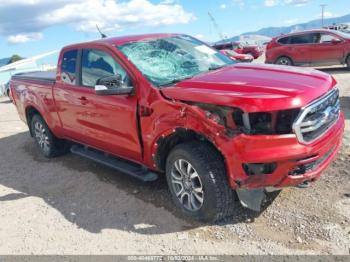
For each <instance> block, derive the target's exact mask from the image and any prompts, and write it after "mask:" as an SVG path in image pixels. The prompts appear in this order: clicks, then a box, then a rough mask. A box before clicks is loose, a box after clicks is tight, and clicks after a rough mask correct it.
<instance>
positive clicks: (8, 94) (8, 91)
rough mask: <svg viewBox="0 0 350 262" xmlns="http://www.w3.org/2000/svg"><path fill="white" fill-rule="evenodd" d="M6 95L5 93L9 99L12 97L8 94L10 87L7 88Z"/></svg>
mask: <svg viewBox="0 0 350 262" xmlns="http://www.w3.org/2000/svg"><path fill="white" fill-rule="evenodd" d="M6 95H7V97H8V98H9V99H10V101H12V98H11V96H10V89H7V91H6Z"/></svg>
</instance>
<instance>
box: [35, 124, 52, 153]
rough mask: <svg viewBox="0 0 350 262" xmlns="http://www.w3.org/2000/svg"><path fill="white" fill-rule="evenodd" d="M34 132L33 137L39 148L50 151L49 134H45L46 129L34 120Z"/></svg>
mask: <svg viewBox="0 0 350 262" xmlns="http://www.w3.org/2000/svg"><path fill="white" fill-rule="evenodd" d="M34 134H35V139H36V141H37V142H38V144H39V146H40V148H41V149H42V150H43V151H44V152H49V151H50V141H49V136H48V135H47V131H46V129H45V127H44V125H43V124H42V123H40V122H35V124H34Z"/></svg>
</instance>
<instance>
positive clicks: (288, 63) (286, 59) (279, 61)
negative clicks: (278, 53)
mask: <svg viewBox="0 0 350 262" xmlns="http://www.w3.org/2000/svg"><path fill="white" fill-rule="evenodd" d="M275 64H276V65H286V66H292V65H293V61H292V59H290V58H289V57H286V56H282V57H280V58H278V59H277V60H276V62H275Z"/></svg>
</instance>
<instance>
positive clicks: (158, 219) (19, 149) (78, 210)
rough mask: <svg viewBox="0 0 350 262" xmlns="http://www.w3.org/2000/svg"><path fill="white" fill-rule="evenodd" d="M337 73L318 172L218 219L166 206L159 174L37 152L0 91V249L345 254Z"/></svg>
mask: <svg viewBox="0 0 350 262" xmlns="http://www.w3.org/2000/svg"><path fill="white" fill-rule="evenodd" d="M325 71H326V72H329V73H331V74H333V75H334V76H335V77H336V78H337V80H338V81H339V86H340V90H341V104H342V108H343V111H344V112H345V113H346V118H347V120H346V121H347V130H346V137H345V138H344V146H343V149H342V152H341V153H340V154H339V156H338V158H337V160H336V161H335V162H334V163H333V164H332V166H331V167H330V168H328V170H327V171H326V172H325V173H324V174H323V176H322V179H321V180H320V181H318V182H317V183H315V184H313V186H312V187H310V188H307V189H298V188H289V189H285V190H283V191H282V192H281V193H280V194H279V195H275V196H273V197H271V199H269V201H268V202H267V203H266V206H265V209H264V210H263V211H262V212H261V213H254V212H250V211H248V210H245V209H243V208H240V207H239V208H237V211H236V214H235V216H234V217H233V218H232V219H230V220H228V221H226V222H223V223H221V224H220V225H205V224H200V223H194V222H192V221H188V220H186V219H184V218H183V217H181V216H180V215H179V214H178V213H177V212H175V210H174V209H173V206H172V203H171V201H170V197H169V194H168V192H167V188H166V184H165V180H164V179H160V180H159V181H157V182H154V183H150V184H142V183H141V182H138V181H136V180H134V179H132V178H129V177H126V176H125V175H123V174H117V173H116V172H114V171H112V170H110V169H108V168H105V167H103V166H100V165H97V164H95V163H93V162H90V161H88V160H85V159H82V158H80V157H77V156H74V155H72V154H68V155H66V156H64V157H60V158H57V159H53V160H47V159H45V158H43V157H42V156H41V155H40V154H39V151H38V150H37V148H36V147H35V145H34V143H33V141H32V139H31V138H30V137H29V134H28V130H27V127H26V126H25V125H24V124H23V123H22V122H20V120H19V118H18V116H17V112H16V110H15V107H14V106H13V105H12V104H11V103H9V102H8V100H7V99H6V98H0V225H1V226H0V254H15V253H16V254H57V253H59V254H193V255H195V254H349V252H350V132H349V131H350V72H348V71H346V70H344V69H342V68H330V69H326V70H325Z"/></svg>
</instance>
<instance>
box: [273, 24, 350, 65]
mask: <svg viewBox="0 0 350 262" xmlns="http://www.w3.org/2000/svg"><path fill="white" fill-rule="evenodd" d="M266 63H268V64H280V65H295V66H330V65H347V66H348V68H349V69H350V34H346V33H343V32H339V31H334V30H327V29H320V30H310V31H303V32H298V33H292V34H287V35H282V36H279V37H276V38H274V39H272V41H271V42H270V43H269V44H268V45H267V47H266Z"/></svg>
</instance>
